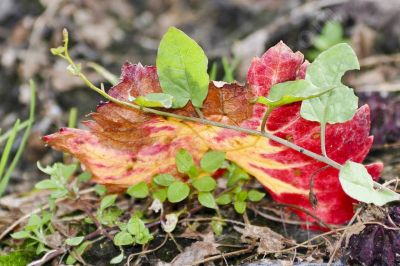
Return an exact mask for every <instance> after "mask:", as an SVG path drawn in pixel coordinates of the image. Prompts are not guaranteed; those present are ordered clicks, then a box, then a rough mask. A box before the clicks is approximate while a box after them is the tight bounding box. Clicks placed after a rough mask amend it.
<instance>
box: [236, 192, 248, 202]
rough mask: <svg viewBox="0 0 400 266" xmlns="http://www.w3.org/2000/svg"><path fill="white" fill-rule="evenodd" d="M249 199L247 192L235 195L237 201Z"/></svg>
mask: <svg viewBox="0 0 400 266" xmlns="http://www.w3.org/2000/svg"><path fill="white" fill-rule="evenodd" d="M246 199H247V191H245V190H243V191H240V192H238V193H236V194H235V201H245V200H246Z"/></svg>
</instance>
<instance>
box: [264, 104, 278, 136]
mask: <svg viewBox="0 0 400 266" xmlns="http://www.w3.org/2000/svg"><path fill="white" fill-rule="evenodd" d="M274 109H275V107H272V106H268V109H267V111H265V114H264V117H263V120H262V122H261V132H262V133H265V126H266V124H267V120H268V117H269V115H270V114H271V113H272V111H273V110H274Z"/></svg>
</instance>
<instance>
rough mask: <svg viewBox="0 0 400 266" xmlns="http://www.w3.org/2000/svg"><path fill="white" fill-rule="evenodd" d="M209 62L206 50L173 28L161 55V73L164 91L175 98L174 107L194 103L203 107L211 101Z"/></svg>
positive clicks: (159, 59)
mask: <svg viewBox="0 0 400 266" xmlns="http://www.w3.org/2000/svg"><path fill="white" fill-rule="evenodd" d="M207 65H208V59H207V56H206V55H205V54H204V51H203V49H201V47H200V46H199V45H198V44H197V43H196V42H195V41H194V40H192V39H191V38H190V37H189V36H187V35H186V34H185V33H183V32H182V31H181V30H179V29H177V28H175V27H171V28H169V29H168V31H167V33H166V34H165V35H164V36H163V38H162V40H161V43H160V46H159V48H158V53H157V73H158V76H159V78H160V84H161V88H162V89H163V91H164V92H165V93H167V94H170V95H172V96H173V97H174V99H175V102H174V105H173V106H174V107H176V108H178V107H183V106H185V105H186V104H187V102H188V101H189V100H190V101H191V102H192V104H193V105H194V106H195V107H202V106H203V101H204V99H205V98H206V97H207V92H208V82H209V77H208V73H207Z"/></svg>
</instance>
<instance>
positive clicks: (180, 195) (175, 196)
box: [167, 181, 190, 203]
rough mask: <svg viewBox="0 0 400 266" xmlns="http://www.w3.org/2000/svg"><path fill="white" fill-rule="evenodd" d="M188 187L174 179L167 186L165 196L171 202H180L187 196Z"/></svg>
mask: <svg viewBox="0 0 400 266" xmlns="http://www.w3.org/2000/svg"><path fill="white" fill-rule="evenodd" d="M189 192H190V188H189V186H188V185H187V184H185V183H183V182H181V181H175V182H174V183H172V184H171V185H170V186H169V187H168V191H167V198H168V201H169V202H171V203H176V202H180V201H182V200H184V199H186V197H187V196H189Z"/></svg>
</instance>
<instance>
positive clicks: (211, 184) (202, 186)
mask: <svg viewBox="0 0 400 266" xmlns="http://www.w3.org/2000/svg"><path fill="white" fill-rule="evenodd" d="M193 186H194V187H195V188H196V189H197V190H198V191H201V192H210V191H213V190H214V189H215V188H216V186H217V182H215V180H214V178H212V177H211V176H202V177H199V178H196V179H195V180H194V181H193Z"/></svg>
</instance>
